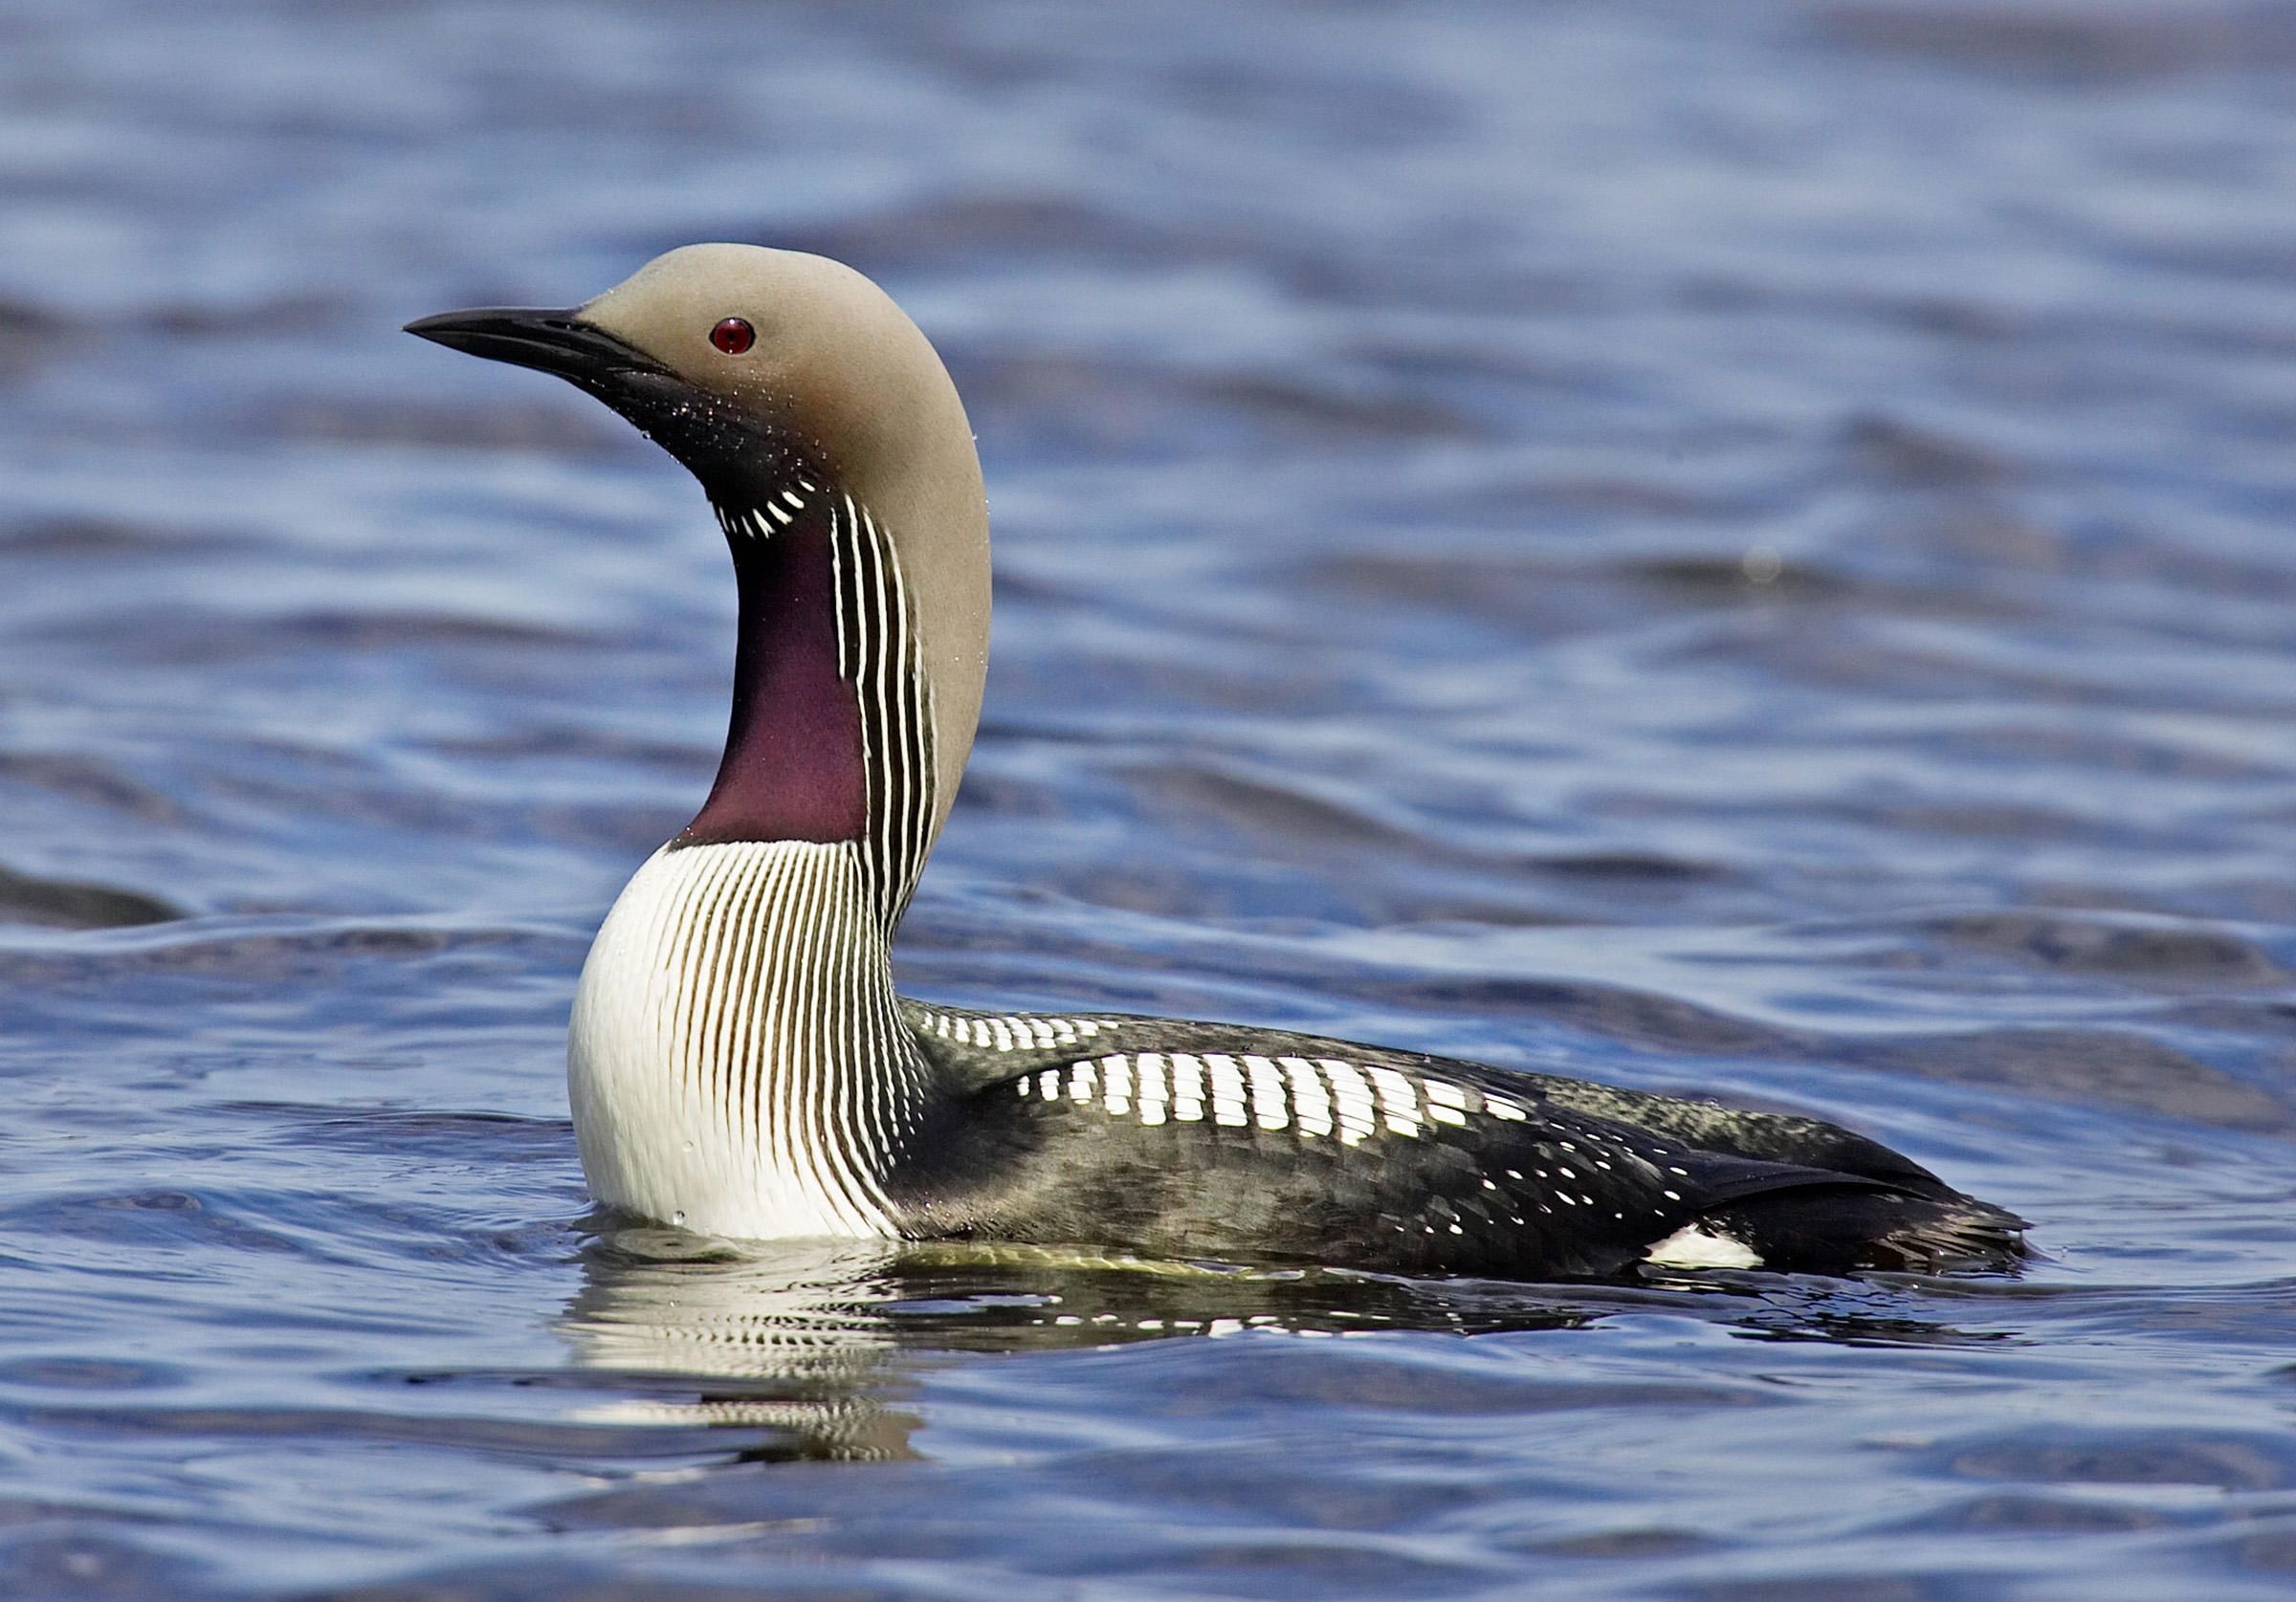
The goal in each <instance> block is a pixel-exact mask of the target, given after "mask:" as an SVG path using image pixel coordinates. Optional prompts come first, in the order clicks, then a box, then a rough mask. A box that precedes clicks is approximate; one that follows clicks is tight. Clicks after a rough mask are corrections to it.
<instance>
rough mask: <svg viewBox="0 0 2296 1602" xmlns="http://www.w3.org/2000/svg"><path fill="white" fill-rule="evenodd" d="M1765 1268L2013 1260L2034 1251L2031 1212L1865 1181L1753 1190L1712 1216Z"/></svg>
mask: <svg viewBox="0 0 2296 1602" xmlns="http://www.w3.org/2000/svg"><path fill="white" fill-rule="evenodd" d="M1710 1218H1711V1224H1712V1226H1713V1227H1715V1228H1716V1229H1718V1230H1719V1231H1720V1232H1721V1233H1724V1234H1727V1235H1729V1236H1730V1237H1732V1238H1733V1240H1743V1241H1744V1242H1745V1243H1746V1244H1747V1246H1748V1247H1750V1248H1751V1249H1752V1250H1753V1251H1754V1252H1755V1253H1756V1254H1757V1255H1758V1256H1759V1257H1760V1258H1761V1260H1762V1266H1764V1267H1765V1268H1773V1269H1777V1270H1780V1271H1782V1272H1786V1273H1805V1274H1850V1273H1857V1272H1860V1271H1863V1270H1866V1269H1877V1268H1878V1269H1886V1270H1887V1269H1898V1270H1904V1271H1907V1272H1910V1273H1919V1274H1936V1273H1950V1272H1955V1271H1963V1272H1966V1271H1969V1270H1973V1269H1974V1270H1980V1271H1982V1270H1987V1269H1991V1270H2002V1269H2010V1268H2015V1267H2016V1266H2017V1265H2018V1264H2019V1263H2020V1262H2023V1261H2024V1260H2025V1259H2026V1258H2027V1257H2028V1256H2030V1255H2031V1249H2030V1248H2029V1247H2028V1246H2027V1245H2026V1244H2025V1238H2024V1231H2025V1229H2026V1224H2025V1220H2024V1219H2022V1218H2019V1217H2018V1216H2017V1215H2016V1214H2015V1213H2011V1212H2008V1211H2005V1210H2004V1209H2002V1208H1999V1207H1996V1206H1994V1205H1993V1204H1992V1203H1991V1202H1985V1201H1979V1200H1977V1199H1976V1197H1975V1196H1962V1195H1961V1194H1959V1193H1958V1192H1952V1193H1949V1194H1947V1195H1945V1196H1910V1195H1908V1194H1906V1193H1905V1192H1902V1191H1892V1190H1883V1189H1878V1188H1871V1187H1866V1186H1850V1185H1807V1186H1798V1187H1795V1188H1794V1189H1791V1190H1777V1191H1770V1192H1766V1193H1764V1194H1762V1195H1760V1196H1747V1197H1745V1198H1743V1199H1741V1200H1737V1201H1733V1202H1731V1203H1729V1204H1728V1205H1726V1206H1724V1207H1722V1208H1719V1209H1717V1210H1716V1211H1715V1212H1714V1213H1713V1214H1711V1216H1710Z"/></svg>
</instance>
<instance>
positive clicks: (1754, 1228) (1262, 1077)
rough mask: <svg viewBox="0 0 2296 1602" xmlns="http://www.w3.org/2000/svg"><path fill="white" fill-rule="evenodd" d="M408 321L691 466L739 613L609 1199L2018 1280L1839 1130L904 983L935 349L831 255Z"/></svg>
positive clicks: (695, 1214) (1209, 1244)
mask: <svg viewBox="0 0 2296 1602" xmlns="http://www.w3.org/2000/svg"><path fill="white" fill-rule="evenodd" d="M408 333H411V334H417V335H420V336H421V337H423V338H424V339H427V340H435V341H436V342H438V343H439V344H442V345H446V346H449V347H450V348H453V349H455V350H461V351H467V352H469V353H471V354H473V355H475V356H483V357H489V358H492V359H494V360H496V361H500V362H511V363H513V364H515V365H519V366H523V367H532V368H537V369H539V370H541V371H542V372H545V373H553V374H556V375H557V376H559V377H560V378H563V379H565V380H568V381H570V382H571V383H573V384H575V385H576V386H577V387H579V388H581V389H583V390H585V391H587V392H588V393H589V394H591V395H593V396H595V397H597V398H598V399H599V400H601V401H603V402H605V403H606V404H607V406H610V407H612V408H613V409H614V410H615V411H617V412H619V413H620V414H621V415H622V416H623V417H625V418H627V419H628V420H629V422H631V423H633V424H635V425H636V426H637V428H639V429H640V430H641V431H643V432H644V433H645V434H646V435H647V436H648V437H649V438H651V439H652V440H653V441H654V443H655V444H657V445H659V446H660V447H661V448H662V449H663V450H667V451H668V452H669V453H670V454H671V455H672V456H673V457H674V458H675V459H676V460H677V461H678V462H680V463H681V464H683V465H684V467H685V468H686V469H687V470H688V471H689V472H691V473H692V474H693V475H694V477H695V479H696V480H697V481H698V482H699V484H700V486H701V489H702V491H703V494H705V495H706V497H707V498H708V500H709V503H710V505H711V506H712V508H713V509H714V510H715V512H716V514H717V523H718V525H719V527H720V528H721V529H722V530H723V532H724V535H725V538H726V541H727V544H728V546H729V547H730V549H731V551H732V554H733V567H734V579H735V583H736V585H737V587H738V590H739V598H740V606H739V623H738V625H737V626H738V638H737V643H736V650H735V662H734V685H733V711H732V717H731V722H730V726H729V728H728V732H727V735H726V743H725V751H724V755H723V757H721V759H720V761H719V763H718V767H717V779H716V781H715V782H714V783H713V784H712V786H711V788H710V791H709V794H708V797H707V798H706V799H705V800H704V801H702V803H701V808H700V810H699V811H698V812H697V813H695V817H694V821H693V822H692V823H689V824H687V825H686V827H685V829H684V830H683V831H682V832H680V833H679V834H678V835H677V837H676V838H675V839H673V840H672V841H671V842H670V843H669V844H667V845H664V846H662V848H661V849H660V850H658V851H656V852H655V853H654V854H653V856H652V857H651V858H650V859H648V860H647V862H646V863H645V864H644V865H643V866H642V867H639V869H638V870H637V873H636V876H635V877H634V878H632V879H631V880H630V882H629V886H628V888H627V889H624V890H623V892H622V894H621V896H620V897H619V898H618V899H617V900H616V901H615V903H614V905H613V907H612V910H611V911H609V912H608V913H607V918H606V921H605V924H604V926H603V927H602V928H601V929H600V931H599V933H598V936H597V940H596V943H595V944H594V945H593V946H592V947H591V950H590V954H589V957H588V960H587V961H586V963H585V966H584V968H583V972H582V977H581V980H580V982H579V984H578V986H577V989H576V994H575V1001H574V1009H573V1021H572V1028H571V1034H570V1042H569V1048H568V1052H567V1084H568V1090H569V1095H570V1099H571V1102H572V1106H573V1114H574V1127H575V1131H576V1136H577V1140H578V1142H579V1145H580V1147H581V1152H582V1162H583V1168H584V1171H585V1174H586V1175H587V1177H588V1180H589V1184H590V1189H591V1192H592V1194H593V1195H594V1196H595V1197H596V1199H597V1200H598V1201H599V1202H601V1203H603V1204H605V1205H607V1206H608V1207H610V1208H613V1209H616V1210H619V1211H621V1212H624V1213H628V1214H633V1215H636V1216H639V1217H643V1218H651V1219H656V1220H659V1221H662V1222H667V1223H673V1224H678V1225H683V1226H686V1227H688V1228H691V1229H695V1230H699V1231H703V1232H706V1233H711V1234H717V1235H721V1236H729V1237H737V1238H743V1237H745V1238H753V1239H763V1238H775V1237H793V1236H845V1237H856V1236H857V1237H881V1238H890V1239H909V1240H918V1239H975V1240H997V1241H1017V1242H1030V1243H1040V1244H1048V1243H1067V1242H1077V1243H1089V1244H1091V1245H1093V1246H1097V1247H1101V1248H1115V1249H1119V1250H1124V1251H1131V1252H1137V1253H1142V1254H1149V1255H1155V1256H1162V1257H1179V1258H1193V1259H1246V1260H1273V1261H1288V1262H1323V1263H1335V1264H1343V1265H1352V1266H1358V1267H1365V1268H1373V1269H1384V1270H1393V1271H1399V1272H1406V1273H1416V1274H1455V1275H1483V1276H1491V1277H1499V1278H1512V1279H1534V1278H1556V1277H1580V1276H1611V1275H1617V1274H1621V1273H1625V1272H1630V1271H1634V1270H1636V1269H1637V1268H1638V1266H1639V1265H1641V1264H1645V1263H1652V1264H1658V1265H1662V1266H1667V1267H1737V1268H1753V1267H1767V1268H1772V1269H1779V1270H1801V1271H1810V1272H1820V1273H1845V1272H1853V1271H1856V1270H1859V1269H1865V1268H1885V1269H1889V1268H1914V1269H1929V1268H1938V1267H1955V1266H1967V1265H1978V1266H1995V1267H2002V1266H2007V1265H2009V1264H2010V1263H2012V1262H2014V1261H2015V1260H2016V1259H2017V1258H2018V1257H2019V1255H2020V1252H2021V1249H2022V1247H2021V1235H2020V1231H2021V1230H2022V1229H2023V1228H2024V1224H2023V1220H2021V1219H2020V1218H2017V1217H2015V1216H2014V1215H2012V1214H2010V1213H2007V1212H2004V1211H2002V1210H2001V1209H1999V1208H1997V1207H1994V1206H1991V1205H1988V1204H1987V1203H1985V1202H1982V1201H1978V1200H1976V1199H1975V1198H1973V1197H1971V1196H1965V1195H1963V1194H1961V1193H1960V1192H1958V1191H1956V1190H1954V1189H1953V1188H1952V1187H1951V1186H1949V1185H1947V1184H1946V1183H1945V1182H1944V1181H1943V1180H1941V1179H1939V1178H1938V1177H1937V1176H1936V1175H1935V1174H1932V1173H1930V1172H1929V1171H1928V1170H1927V1169H1924V1168H1922V1167H1920V1166H1919V1165H1917V1164H1915V1163H1914V1162H1912V1161H1910V1159H1908V1158H1906V1157H1904V1156H1901V1155H1899V1154H1898V1153H1897V1152H1893V1151H1890V1150H1889V1149H1888V1148H1887V1147H1884V1146H1881V1145H1879V1144H1877V1143H1875V1142H1873V1141H1871V1140H1868V1139H1865V1137H1863V1136H1860V1135H1857V1134H1853V1133H1851V1132H1850V1131H1849V1130H1843V1129H1840V1128H1837V1127H1835V1126H1834V1125H1831V1124H1828V1123H1823V1122H1821V1121H1819V1120H1816V1119H1812V1118H1802V1117H1793V1116H1786V1115H1782V1114H1777V1113H1768V1112H1752V1111H1742V1110H1737V1109H1733V1108H1724V1107H1720V1106H1715V1105H1710V1104H1707V1103H1702V1102H1693V1101H1684V1100H1676V1099H1671V1098H1667V1097H1662V1096H1657V1095H1651V1094H1646V1093H1643V1092H1639V1091H1634V1090H1628V1089H1618V1088H1613V1087H1610V1086H1601V1085H1597V1084H1592V1083H1587V1082H1582V1081H1578V1080H1573V1079H1566V1078H1560V1077H1554V1076H1548V1075H1540V1074H1530V1073H1522V1072H1516V1071H1512V1070H1508V1069H1503V1068H1498V1067H1493V1066H1487V1065H1484V1064H1475V1063H1468V1062H1460V1061H1453V1060H1447V1059H1443V1058H1437V1057H1430V1056H1424V1055H1422V1054H1420V1053H1417V1052H1411V1051H1399V1050H1389V1049H1384V1048H1380V1047H1375V1046H1368V1045H1359V1044H1355V1043H1352V1042H1342V1041H1335V1040H1325V1039H1320V1038H1316V1037H1312V1036H1308V1035H1302V1034H1293V1033H1289V1032H1286V1031H1282V1030H1275V1029H1264V1028H1254V1027H1249V1026H1246V1025H1241V1024H1232V1023H1216V1022H1198V1021H1186V1020H1174V1019H1161V1018H1142V1017H1131V1016H1123V1015H1119V1014H1115V1013H1106V1012H1100V1011H1093V1010H1080V1011H1076V1012H1072V1013H1063V1014H1059V1015H1049V1014H1033V1013H1017V1012H1016V1013H997V1012H982V1011H973V1010H967V1009H962V1008H957V1007H949V1006H940V1005H934V1004H926V1003H922V1002H918V1001H915V1000H911V999H904V998H902V997H900V996H899V995H897V994H896V993H895V991H894V979H893V969H892V958H891V953H892V947H893V940H894V931H895V930H896V929H897V928H898V927H899V924H900V921H901V915H902V913H903V911H905V910H906V909H907V907H908V905H909V901H910V897H911V895H912V893H913V892H914V891H915V890H916V883H917V876H918V874H919V873H920V872H922V871H923V868H924V866H925V859H926V855H927V853H929V852H930V851H931V850H932V848H933V845H934V842H935V840H936V839H937V838H938V835H939V833H940V830H941V826H942V824H943V823H945V822H946V821H947V819H948V815H949V807H950V804H951V803H952V802H953V801H955V800H956V796H957V785H958V780H959V779H960V777H961V776H962V774H963V772H964V766H965V757H966V755H967V753H968V752H969V750H970V748H971V746H972V742H973V735H974V729H975V725H976V723H977V721H978V717H979V713H980V708H981V695H982V682H983V677H984V673H985V669H986V664H987V655H988V626H989V542H988V512H987V502H986V498H985V495H984V494H983V491H982V477H981V465H980V460H979V457H978V456H977V454H976V453H975V450H974V444H973V434H972V429H971V427H970V425H969V424H968V422H967V420H966V417H965V412H964V406H963V403H962V402H961V401H960V399H959V397H958V393H957V389H956V386H955V384H953V383H952V382H951V380H950V378H949V375H948V373H947V371H946V369H945V368H944V367H943V366H942V365H941V362H940V359H939V357H938V355H937V354H936V353H935V351H934V349H933V347H932V345H931V344H930V343H929V342H928V341H927V340H926V339H925V336H924V335H923V334H922V333H921V332H920V331H919V330H918V329H917V327H916V324H915V323H914V322H912V321H911V320H910V319H909V318H908V317H907V316H906V315H904V314H903V313H902V312H901V310H900V309H899V307H897V306H896V305H895V304H894V301H893V300H892V298H891V297H890V296H887V295H886V294H885V293H884V292H883V291H882V290H880V289H879V288H877V286H876V285H874V284H873V283H872V282H871V281H870V280H869V279H868V278H866V277H864V276H863V275H862V274H859V273H857V272H855V271H853V270H852V269H850V268H849V267H846V266H843V265H842V264H840V263H837V262H834V261H830V260H828V259H827V258H825V257H821V256H816V255H808V254H804V253H801V252H787V251H775V250H768V249H764V248H762V247H758V246H748V245H693V246H688V247H686V248H684V249H681V250H675V251H672V252H669V253H668V254H666V255H663V256H660V257H658V258H656V259H655V260H653V261H651V262H650V263H648V264H647V265H646V266H645V267H643V268H642V269H640V270H639V271H638V272H637V273H636V274H633V275H632V276H631V277H629V279H628V280H626V281H625V282H623V283H622V284H620V285H618V286H616V287H615V288H613V289H610V290H607V292H606V293H605V294H603V295H601V296H598V297H597V298H595V299H593V300H590V301H588V302H586V303H585V304H583V305H581V306H578V307H575V308H572V309H569V310H555V311H545V310H527V309H491V310H481V311H465V312H450V313H447V314H444V315H442V316H438V317H431V318H422V319H420V320H418V321H415V322H412V323H409V324H408Z"/></svg>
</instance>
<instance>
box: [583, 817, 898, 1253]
mask: <svg viewBox="0 0 2296 1602" xmlns="http://www.w3.org/2000/svg"><path fill="white" fill-rule="evenodd" d="M893 1008H894V1003H893V983H892V973H891V967H890V964H889V961H888V958H887V955H886V949H885V941H884V938H883V936H882V934H881V933H880V932H879V930H878V928H877V924H876V919H875V913H874V911H873V897H872V895H871V893H870V890H869V888H868V884H867V881H866V880H865V878H864V876H863V872H862V868H861V866H860V863H859V861H858V859H857V856H856V854H855V849H854V847H853V846H852V845H844V844H830V845H821V844H813V843H809V842H802V841H784V842H773V843H737V844H730V845H690V846H685V847H682V848H677V849H672V848H670V847H667V846H666V847H664V848H663V849H662V850H660V851H657V852H656V853H655V854H654V855H653V856H652V857H651V858H650V859H649V860H648V861H647V863H646V865H645V866H644V867H641V868H639V870H638V872H637V875H636V877H634V878H633V879H631V880H630V882H629V886H628V888H626V889H624V890H623V892H622V894H621V896H620V898H619V899H618V900H616V901H615V903H614V906H613V910H612V911H610V912H608V913H607V919H606V924H605V926H604V927H603V928H602V929H600V930H599V932H598V938H597V940H596V941H595V942H594V943H593V944H592V945H591V947H590V955H589V959H588V961H587V962H585V964H584V965H583V971H582V981H581V984H580V986H579V987H578V988H577V990H576V992H575V998H574V1020H573V1031H572V1036H571V1040H570V1042H569V1047H568V1051H567V1058H566V1085H567V1090H568V1093H569V1096H570V1099H571V1100H572V1103H573V1108H574V1130H575V1135H576V1137H577V1139H578V1140H579V1141H580V1143H581V1147H582V1166H583V1170H584V1172H585V1174H587V1175H588V1177H589V1182H590V1191H591V1194H592V1195H593V1196H595V1197H596V1198H597V1199H598V1200H599V1201H601V1202H605V1203H607V1204H608V1205H610V1206H613V1207H617V1208H621V1209H624V1210H626V1211H629V1212H632V1213H636V1214H639V1215H642V1216H644V1217H647V1218H656V1219H659V1220H661V1221H663V1222H667V1223H676V1224H683V1225H685V1226H686V1227H687V1228H690V1229H695V1230H699V1231H703V1232H705V1233H709V1234H715V1235H728V1236H740V1237H749V1238H753V1239H765V1238H772V1237H782V1236H801V1235H834V1236H884V1235H891V1234H893V1233H894V1226H893V1222H892V1218H891V1209H890V1207H889V1205H888V1204H887V1202H886V1200H885V1197H884V1195H883V1193H882V1191H881V1190H880V1188H879V1187H878V1185H877V1184H876V1182H875V1179H874V1175H875V1174H879V1173H882V1172H883V1164H882V1162H881V1161H880V1160H879V1159H880V1158H882V1157H883V1156H884V1155H885V1154H887V1153H888V1152H891V1151H892V1150H893V1149H894V1146H895V1145H896V1143H897V1142H898V1140H899V1139H900V1138H901V1135H902V1127H901V1126H902V1122H903V1108H904V1105H905V1097H904V1092H905V1090H906V1089H907V1087H908V1086H907V1064H910V1063H913V1062H914V1055H913V1053H911V1052H909V1051H908V1050H906V1049H905V1047H906V1042H905V1038H904V1037H901V1036H900V1035H899V1033H898V1030H899V1024H898V1019H897V1015H896V1014H894V1010H893Z"/></svg>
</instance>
